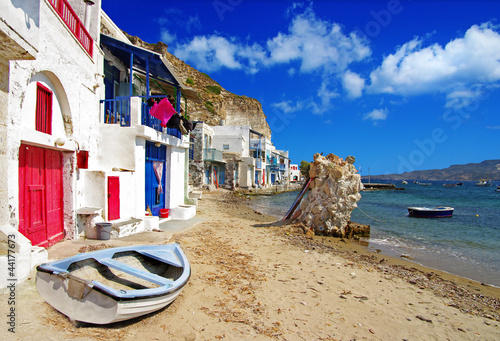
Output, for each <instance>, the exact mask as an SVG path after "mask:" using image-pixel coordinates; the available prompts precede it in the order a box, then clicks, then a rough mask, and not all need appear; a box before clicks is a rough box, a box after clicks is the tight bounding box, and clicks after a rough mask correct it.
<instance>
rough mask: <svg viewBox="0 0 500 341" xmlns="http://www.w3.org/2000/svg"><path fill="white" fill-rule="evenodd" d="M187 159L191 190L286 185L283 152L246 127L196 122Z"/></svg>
mask: <svg viewBox="0 0 500 341" xmlns="http://www.w3.org/2000/svg"><path fill="white" fill-rule="evenodd" d="M192 135H193V140H192V144H191V155H192V156H191V157H190V161H189V162H190V185H191V186H192V187H193V188H206V189H209V190H213V189H215V188H227V189H237V188H242V189H251V188H262V187H268V186H271V185H278V184H280V185H286V184H289V178H290V176H289V163H290V160H289V157H288V152H287V151H281V150H277V149H276V148H275V147H274V146H273V145H272V143H271V141H270V140H269V139H267V138H266V137H265V136H264V135H263V134H261V133H259V132H258V131H255V130H253V129H251V127H249V126H230V125H224V124H223V122H221V124H220V125H218V126H209V125H207V124H206V123H203V122H197V125H196V128H195V129H194V131H193V133H192Z"/></svg>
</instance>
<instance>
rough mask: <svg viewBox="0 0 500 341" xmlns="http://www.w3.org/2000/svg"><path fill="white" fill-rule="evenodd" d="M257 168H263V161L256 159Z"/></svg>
mask: <svg viewBox="0 0 500 341" xmlns="http://www.w3.org/2000/svg"><path fill="white" fill-rule="evenodd" d="M255 168H256V169H262V161H260V160H256V161H255Z"/></svg>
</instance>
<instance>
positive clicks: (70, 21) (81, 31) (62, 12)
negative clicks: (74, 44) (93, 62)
mask: <svg viewBox="0 0 500 341" xmlns="http://www.w3.org/2000/svg"><path fill="white" fill-rule="evenodd" d="M49 3H50V4H51V5H52V7H53V8H54V9H55V11H56V12H57V14H59V16H60V17H61V19H62V20H63V21H64V23H65V24H66V26H67V27H68V28H69V30H70V31H71V32H72V33H73V35H74V36H75V38H76V39H77V40H78V41H79V42H80V44H82V47H83V49H84V50H85V51H87V53H88V54H89V55H90V56H92V52H93V49H94V41H93V39H92V37H91V36H90V34H89V33H88V32H87V30H86V29H85V26H83V24H82V22H81V21H80V19H79V18H78V16H77V15H76V13H75V11H74V10H73V8H71V6H70V4H69V3H68V1H67V0H49Z"/></svg>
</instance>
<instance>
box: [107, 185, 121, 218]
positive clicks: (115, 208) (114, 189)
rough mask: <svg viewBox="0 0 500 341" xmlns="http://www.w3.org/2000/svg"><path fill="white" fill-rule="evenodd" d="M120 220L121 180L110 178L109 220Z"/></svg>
mask: <svg viewBox="0 0 500 341" xmlns="http://www.w3.org/2000/svg"><path fill="white" fill-rule="evenodd" d="M116 219H120V178H119V177H118V176H110V177H108V220H116Z"/></svg>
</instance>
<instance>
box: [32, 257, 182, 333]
mask: <svg viewBox="0 0 500 341" xmlns="http://www.w3.org/2000/svg"><path fill="white" fill-rule="evenodd" d="M136 248H137V247H136ZM116 249H117V250H119V252H121V253H124V252H134V251H130V250H129V249H130V248H129V249H125V250H124V248H116ZM149 249H150V250H151V247H149ZM98 252H99V251H98ZM179 252H180V253H179ZM93 254H94V255H93ZM151 254H153V255H154V254H155V253H153V252H152V253H151ZM158 254H160V255H162V253H158V252H156V255H158ZM176 254H177V255H178V256H181V257H179V258H180V259H178V260H179V263H177V261H176V260H175V259H173V258H171V260H172V263H173V264H176V265H179V264H182V273H181V272H179V271H177V273H178V275H176V277H177V278H176V279H175V280H172V281H169V280H168V279H164V282H165V285H156V287H155V288H146V287H145V288H144V289H138V290H123V289H120V290H114V289H113V288H112V286H113V285H112V284H110V283H109V281H108V282H106V285H105V284H103V283H102V282H99V281H97V280H94V281H89V280H88V279H85V278H82V277H78V276H75V275H72V272H71V271H59V270H54V269H55V267H54V266H50V264H53V263H50V264H49V265H46V264H44V265H41V266H39V267H38V269H37V270H38V271H37V277H36V288H37V291H38V293H39V294H40V296H41V297H42V298H43V299H44V300H45V301H46V302H47V303H49V304H50V305H51V306H52V307H54V308H55V309H56V310H58V311H59V312H61V313H62V314H64V315H66V316H68V318H69V319H70V320H74V321H80V322H85V323H92V324H109V323H114V322H119V321H124V320H128V319H132V318H136V317H139V316H142V315H145V314H149V313H152V312H154V311H157V310H160V309H162V308H164V307H166V306H167V305H169V304H170V303H172V302H173V301H174V300H175V299H176V298H177V297H178V296H179V294H180V293H181V291H182V289H183V287H184V286H185V284H186V283H187V281H188V280H189V277H190V267H189V263H187V259H186V258H185V256H184V254H183V253H182V251H181V250H180V248H179V249H178V250H177V251H176ZM78 256H79V257H77V258H76V260H75V262H71V260H70V261H66V263H64V264H73V265H74V264H77V263H79V262H80V263H81V262H82V260H83V261H84V262H87V261H88V259H91V260H92V261H94V260H96V259H100V258H99V254H98V255H95V253H93V252H91V253H89V254H88V257H87V258H83V257H82V255H78ZM71 258H72V257H70V258H69V259H71ZM159 258H161V257H159ZM141 261H142V262H143V263H144V257H142V258H141ZM155 261H156V262H161V261H160V260H159V259H156V260H155ZM103 263H105V262H104V261H103ZM110 264H112V265H114V267H115V269H114V270H116V269H119V270H121V271H128V272H129V273H132V272H133V271H132V270H131V267H130V266H127V265H124V266H123V268H120V264H114V263H110ZM101 265H102V264H101ZM55 266H57V264H56V265H55ZM68 268H70V269H71V265H70V266H68ZM103 269H105V268H103V267H102V266H101V268H99V270H98V271H99V272H104V270H103ZM134 269H135V268H134ZM105 270H106V271H109V269H105ZM136 270H137V269H136ZM134 271H135V270H134ZM143 272H144V271H143V270H141V269H139V270H137V277H138V278H139V280H138V281H137V282H138V283H139V282H141V281H142V282H141V283H142V284H140V285H141V286H144V285H145V284H144V283H147V281H145V280H144V278H147V279H149V280H151V281H154V279H155V276H156V275H151V274H144V273H143ZM94 276H95V275H94ZM141 277H142V280H141ZM133 280H134V276H132V275H130V274H129V276H128V277H127V278H126V281H128V282H130V283H132V281H133ZM117 282H124V276H123V275H120V276H117ZM160 282H161V280H158V283H160ZM167 282H168V284H167ZM110 286H111V287H110ZM152 286H153V287H154V286H155V285H152Z"/></svg>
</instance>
